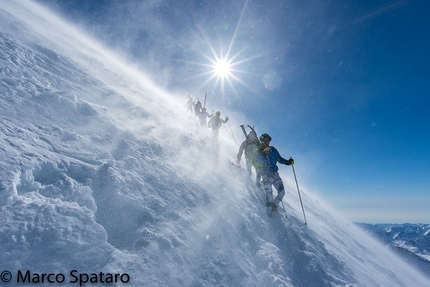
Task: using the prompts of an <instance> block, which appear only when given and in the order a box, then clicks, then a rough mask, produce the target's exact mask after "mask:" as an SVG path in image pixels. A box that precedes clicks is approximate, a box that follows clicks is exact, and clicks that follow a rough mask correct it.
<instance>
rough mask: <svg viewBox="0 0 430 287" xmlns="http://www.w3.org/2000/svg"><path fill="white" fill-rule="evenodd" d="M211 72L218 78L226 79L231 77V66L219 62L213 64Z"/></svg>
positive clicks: (224, 62)
mask: <svg viewBox="0 0 430 287" xmlns="http://www.w3.org/2000/svg"><path fill="white" fill-rule="evenodd" d="M213 72H214V74H215V75H216V76H218V77H219V78H226V77H228V76H229V75H231V65H230V63H229V62H228V61H226V60H219V61H217V62H215V63H214V66H213Z"/></svg>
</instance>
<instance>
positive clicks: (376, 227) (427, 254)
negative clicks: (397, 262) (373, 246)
mask: <svg viewBox="0 0 430 287" xmlns="http://www.w3.org/2000/svg"><path fill="white" fill-rule="evenodd" d="M357 225H358V226H359V227H361V228H363V229H364V230H365V231H366V232H368V233H369V234H370V235H372V236H373V237H375V238H377V239H379V240H381V241H382V242H383V243H384V244H386V245H388V246H390V248H392V249H393V250H394V251H395V252H396V253H398V254H399V255H400V256H401V257H402V258H403V259H404V260H405V261H407V262H409V263H410V264H411V265H414V266H416V267H418V268H419V269H420V270H421V271H423V272H424V274H425V275H427V276H428V277H430V224H422V223H418V224H411V223H405V224H367V223H357Z"/></svg>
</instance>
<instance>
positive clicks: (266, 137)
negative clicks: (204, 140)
mask: <svg viewBox="0 0 430 287" xmlns="http://www.w3.org/2000/svg"><path fill="white" fill-rule="evenodd" d="M271 140H272V137H271V136H269V135H268V134H261V136H260V142H262V143H268V142H270V141H271Z"/></svg>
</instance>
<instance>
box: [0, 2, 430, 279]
mask: <svg viewBox="0 0 430 287" xmlns="http://www.w3.org/2000/svg"><path fill="white" fill-rule="evenodd" d="M0 33H1V34H0V50H1V53H0V67H1V71H0V73H1V78H0V101H1V104H0V109H1V116H0V137H1V141H0V151H1V152H0V155H1V162H0V188H1V189H0V221H1V224H0V243H1V244H0V262H1V265H2V270H5V271H9V272H10V274H9V275H10V276H11V277H10V276H9V277H8V276H3V274H2V280H5V279H7V278H11V282H14V283H22V281H25V280H28V281H25V282H27V283H31V282H35V281H34V280H36V281H37V278H39V277H38V275H39V274H42V273H54V274H62V275H63V276H64V282H62V283H61V285H70V286H76V285H77V284H79V283H82V282H79V281H78V280H77V279H76V280H75V278H79V280H81V281H85V279H86V278H90V277H91V278H92V280H93V281H92V282H90V281H89V282H88V284H89V283H95V282H98V283H100V282H101V281H103V280H104V281H107V280H109V278H114V277H109V276H107V275H106V274H109V275H112V276H113V274H118V276H117V277H116V280H119V281H117V282H121V280H123V281H122V282H124V281H127V284H129V285H130V286H430V282H429V281H428V280H427V279H425V278H424V277H423V276H422V275H421V274H419V273H418V272H417V271H415V270H413V269H411V268H410V267H408V266H406V265H405V264H404V263H403V262H402V261H401V260H399V259H398V258H397V257H395V256H394V255H392V254H391V253H390V252H388V251H387V250H386V249H385V248H384V247H382V246H381V245H379V244H378V243H376V241H374V240H372V239H370V238H369V237H368V236H367V235H365V233H364V232H361V231H360V230H358V229H357V228H355V227H354V226H353V225H352V224H349V223H348V222H346V221H345V220H343V219H342V218H340V217H339V215H337V214H336V213H335V212H333V211H331V210H330V209H329V208H328V207H326V206H325V205H324V204H323V203H321V201H320V200H317V199H316V198H314V197H313V196H312V195H311V194H310V193H307V192H306V193H304V192H303V193H302V197H303V202H304V204H305V208H306V216H307V220H308V223H309V224H308V225H307V226H305V225H304V224H303V214H302V209H301V206H300V203H299V200H298V197H297V190H296V189H295V185H294V183H293V181H292V180H293V178H292V173H291V170H290V168H289V167H285V166H282V167H281V171H282V172H281V176H282V178H283V179H284V181H285V182H284V183H285V186H286V191H287V193H286V196H285V200H284V204H285V210H284V209H281V210H280V213H279V215H278V217H277V218H275V219H272V218H269V217H267V216H266V214H265V210H264V209H265V208H264V194H263V191H262V190H260V189H257V188H255V187H254V184H253V182H252V181H250V180H249V179H248V178H247V176H246V174H245V175H243V172H242V170H240V169H236V168H232V167H231V165H230V164H229V163H228V159H229V158H233V156H234V155H235V153H236V151H237V146H236V145H235V144H234V142H233V141H232V140H231V138H230V136H229V134H228V133H227V131H226V130H221V135H220V139H219V141H218V144H214V143H213V141H212V139H211V135H210V133H209V131H207V130H205V129H201V128H200V127H198V125H196V123H195V121H194V119H193V118H192V117H188V116H187V115H186V113H185V109H183V104H184V103H185V101H186V97H185V96H184V97H183V98H181V100H182V101H181V102H179V103H178V102H177V100H176V99H175V98H174V97H172V96H171V95H168V94H167V93H165V92H163V91H162V90H160V89H158V88H157V87H155V86H154V85H152V84H151V81H149V80H148V78H147V77H146V76H145V75H143V74H142V73H141V72H139V71H136V70H133V69H131V68H129V67H128V66H127V65H126V64H124V63H123V62H121V60H119V59H117V58H116V57H115V56H113V55H112V54H110V53H108V52H107V51H106V50H104V49H102V48H101V47H99V46H98V45H97V44H95V43H94V42H92V41H91V40H89V39H88V38H86V37H85V36H83V35H82V34H80V33H79V32H78V31H76V30H74V29H73V28H71V27H70V26H69V25H67V24H65V23H63V22H62V21H60V20H59V19H57V18H55V16H53V15H52V14H49V13H48V12H46V11H44V10H43V9H42V8H40V7H39V6H36V5H34V4H32V2H28V1H11V0H6V1H1V2H0ZM231 122H232V125H235V124H236V125H239V124H240V123H235V119H234V117H231ZM278 149H279V150H280V151H281V153H282V147H278ZM296 166H297V167H296V170H297V173H298V176H299V178H300V163H296ZM285 212H286V214H288V218H285V217H284V213H285ZM27 271H28V272H29V273H28V274H29V276H28V277H25V278H23V276H21V278H20V277H19V276H18V275H19V272H22V273H25V272H27ZM100 272H103V274H104V277H103V276H102V275H100ZM22 273H21V274H22ZM91 273H95V274H98V275H91ZM4 274H6V273H4ZM25 274H27V273H25ZM78 274H81V275H82V276H78ZM86 274H88V276H89V277H85V276H84V275H86ZM6 275H8V274H6ZM121 275H123V276H122V277H121ZM124 275H127V276H124ZM102 277H103V278H102ZM30 278H31V280H33V281H31V282H30V281H29V280H30ZM60 279H61V278H60ZM19 280H21V281H19ZM110 280H112V281H113V280H114V279H110ZM45 282H46V281H45Z"/></svg>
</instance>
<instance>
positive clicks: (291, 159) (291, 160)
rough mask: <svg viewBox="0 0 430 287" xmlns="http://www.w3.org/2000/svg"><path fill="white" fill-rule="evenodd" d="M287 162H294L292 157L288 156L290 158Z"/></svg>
mask: <svg viewBox="0 0 430 287" xmlns="http://www.w3.org/2000/svg"><path fill="white" fill-rule="evenodd" d="M288 164H289V165H291V164H294V159H293V158H292V157H290V159H289V160H288Z"/></svg>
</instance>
